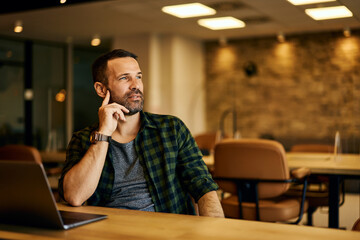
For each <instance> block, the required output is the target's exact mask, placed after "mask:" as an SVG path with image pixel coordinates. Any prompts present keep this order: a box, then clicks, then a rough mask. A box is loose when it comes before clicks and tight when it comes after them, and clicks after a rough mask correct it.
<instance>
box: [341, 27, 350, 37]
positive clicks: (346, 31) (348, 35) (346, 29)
mask: <svg viewBox="0 0 360 240" xmlns="http://www.w3.org/2000/svg"><path fill="white" fill-rule="evenodd" d="M343 33H344V36H345V37H351V30H350V28H348V27H347V28H345V29H344V32H343Z"/></svg>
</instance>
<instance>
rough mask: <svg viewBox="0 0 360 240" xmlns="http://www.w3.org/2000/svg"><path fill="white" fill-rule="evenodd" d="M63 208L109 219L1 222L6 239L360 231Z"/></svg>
mask: <svg viewBox="0 0 360 240" xmlns="http://www.w3.org/2000/svg"><path fill="white" fill-rule="evenodd" d="M58 206H59V208H60V209H63V210H68V211H79V212H89V213H100V214H107V215H108V219H105V220H101V221H99V222H95V223H90V224H87V225H84V226H81V227H77V228H73V229H70V230H66V231H61V230H47V229H39V228H29V227H20V226H10V227H9V226H5V225H0V238H5V239H31V240H34V239H39V240H41V239H83V240H87V239H116V240H118V239H156V240H162V239H175V240H176V239H186V240H188V239H189V240H191V239H194V240H195V239H196V240H202V239H206V240H212V239H216V240H218V239H224V240H226V239H242V240H247V239H251V240H266V239H276V240H289V239H292V240H304V239H306V240H318V239H326V240H339V239H341V240H350V239H351V240H355V239H360V232H354V231H345V230H338V229H328V228H317V227H308V226H297V225H290V224H279V223H265V222H256V221H246V220H235V219H224V218H211V217H198V216H188V215H180V214H168V213H153V212H142V211H135V210H123V209H113V208H102V207H89V206H83V207H76V208H74V207H69V206H65V205H62V204H58Z"/></svg>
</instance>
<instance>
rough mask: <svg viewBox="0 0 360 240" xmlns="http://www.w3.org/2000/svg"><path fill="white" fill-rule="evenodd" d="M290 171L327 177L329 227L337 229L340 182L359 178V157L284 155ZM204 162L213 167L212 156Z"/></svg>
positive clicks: (205, 157) (319, 154)
mask: <svg viewBox="0 0 360 240" xmlns="http://www.w3.org/2000/svg"><path fill="white" fill-rule="evenodd" d="M286 158H287V160H288V165H289V168H290V169H295V168H300V167H306V168H309V169H310V170H311V173H312V174H321V175H328V176H329V227H330V228H339V207H340V206H339V202H340V199H339V198H340V192H339V187H340V181H341V180H342V179H346V178H360V156H359V155H358V154H341V155H339V156H338V157H337V158H336V159H335V156H334V154H328V153H286ZM203 159H204V162H205V163H206V164H207V165H208V166H209V167H213V166H214V157H213V156H204V157H203Z"/></svg>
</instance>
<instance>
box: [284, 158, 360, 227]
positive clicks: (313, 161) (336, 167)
mask: <svg viewBox="0 0 360 240" xmlns="http://www.w3.org/2000/svg"><path fill="white" fill-rule="evenodd" d="M286 157H287V160H288V164H289V168H290V169H294V168H298V167H306V168H309V169H310V170H311V173H312V174H320V175H327V176H329V227H331V228H339V208H340V205H339V202H340V182H341V180H343V179H353V178H360V156H359V155H358V154H340V155H337V156H336V157H335V155H334V154H327V153H287V154H286Z"/></svg>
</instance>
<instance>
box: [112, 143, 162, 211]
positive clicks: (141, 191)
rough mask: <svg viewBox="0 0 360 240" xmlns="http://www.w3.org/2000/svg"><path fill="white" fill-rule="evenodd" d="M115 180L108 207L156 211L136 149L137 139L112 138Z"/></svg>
mask: <svg viewBox="0 0 360 240" xmlns="http://www.w3.org/2000/svg"><path fill="white" fill-rule="evenodd" d="M109 147H111V148H112V149H111V150H112V153H113V165H114V170H115V175H114V177H115V180H114V186H113V191H112V193H111V197H110V200H109V202H107V203H106V205H105V206H106V207H115V208H125V209H136V210H142V211H152V212H153V211H155V208H154V203H153V202H152V199H151V196H150V192H149V189H148V186H147V183H146V180H145V177H144V171H143V168H142V166H141V164H140V161H139V157H138V156H137V153H136V149H135V141H131V142H129V143H119V142H116V141H114V140H111V142H110V146H109Z"/></svg>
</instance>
